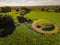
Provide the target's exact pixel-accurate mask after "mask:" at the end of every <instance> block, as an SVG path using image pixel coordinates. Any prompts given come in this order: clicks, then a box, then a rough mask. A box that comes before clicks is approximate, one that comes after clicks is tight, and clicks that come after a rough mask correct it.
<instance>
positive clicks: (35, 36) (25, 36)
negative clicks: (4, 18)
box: [0, 10, 60, 45]
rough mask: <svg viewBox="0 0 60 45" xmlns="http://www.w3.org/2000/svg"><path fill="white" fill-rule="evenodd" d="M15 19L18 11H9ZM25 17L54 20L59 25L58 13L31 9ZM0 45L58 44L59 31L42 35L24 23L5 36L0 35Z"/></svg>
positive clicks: (59, 43)
mask: <svg viewBox="0 0 60 45" xmlns="http://www.w3.org/2000/svg"><path fill="white" fill-rule="evenodd" d="M7 14H10V15H11V16H12V17H13V18H14V20H15V21H17V18H16V17H17V16H19V14H20V13H18V14H15V11H12V12H9V13H7ZM25 17H26V18H30V19H32V20H35V19H44V18H45V19H49V20H51V21H53V22H55V23H56V24H57V25H58V26H59V27H60V13H55V12H41V11H39V10H36V11H35V10H34V11H31V12H30V13H28V14H26V15H25ZM0 45H60V33H57V34H53V35H42V34H39V33H37V32H35V31H33V30H31V29H29V28H28V26H27V25H26V24H25V23H22V24H20V25H19V26H17V27H16V29H15V31H14V32H13V33H12V34H11V35H8V36H7V37H4V38H3V37H0Z"/></svg>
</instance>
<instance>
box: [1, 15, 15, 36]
mask: <svg viewBox="0 0 60 45" xmlns="http://www.w3.org/2000/svg"><path fill="white" fill-rule="evenodd" d="M15 28H16V27H15V23H14V20H13V18H12V17H11V16H8V15H4V16H3V15H0V36H7V35H8V34H11V33H12V32H13V31H14V29H15Z"/></svg>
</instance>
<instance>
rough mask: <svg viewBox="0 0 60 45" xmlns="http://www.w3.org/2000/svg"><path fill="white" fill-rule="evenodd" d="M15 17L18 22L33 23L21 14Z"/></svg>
mask: <svg viewBox="0 0 60 45" xmlns="http://www.w3.org/2000/svg"><path fill="white" fill-rule="evenodd" d="M17 18H18V21H19V22H20V23H24V22H28V23H33V21H32V20H31V19H27V18H25V17H23V16H22V17H21V16H18V17H17Z"/></svg>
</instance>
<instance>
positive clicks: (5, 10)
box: [1, 7, 11, 13]
mask: <svg viewBox="0 0 60 45" xmlns="http://www.w3.org/2000/svg"><path fill="white" fill-rule="evenodd" d="M10 11H11V8H10V7H1V12H3V13H6V12H10Z"/></svg>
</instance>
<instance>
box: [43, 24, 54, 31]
mask: <svg viewBox="0 0 60 45" xmlns="http://www.w3.org/2000/svg"><path fill="white" fill-rule="evenodd" d="M54 29H55V26H54V25H53V24H48V23H46V24H43V28H42V30H45V31H51V30H54Z"/></svg>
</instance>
